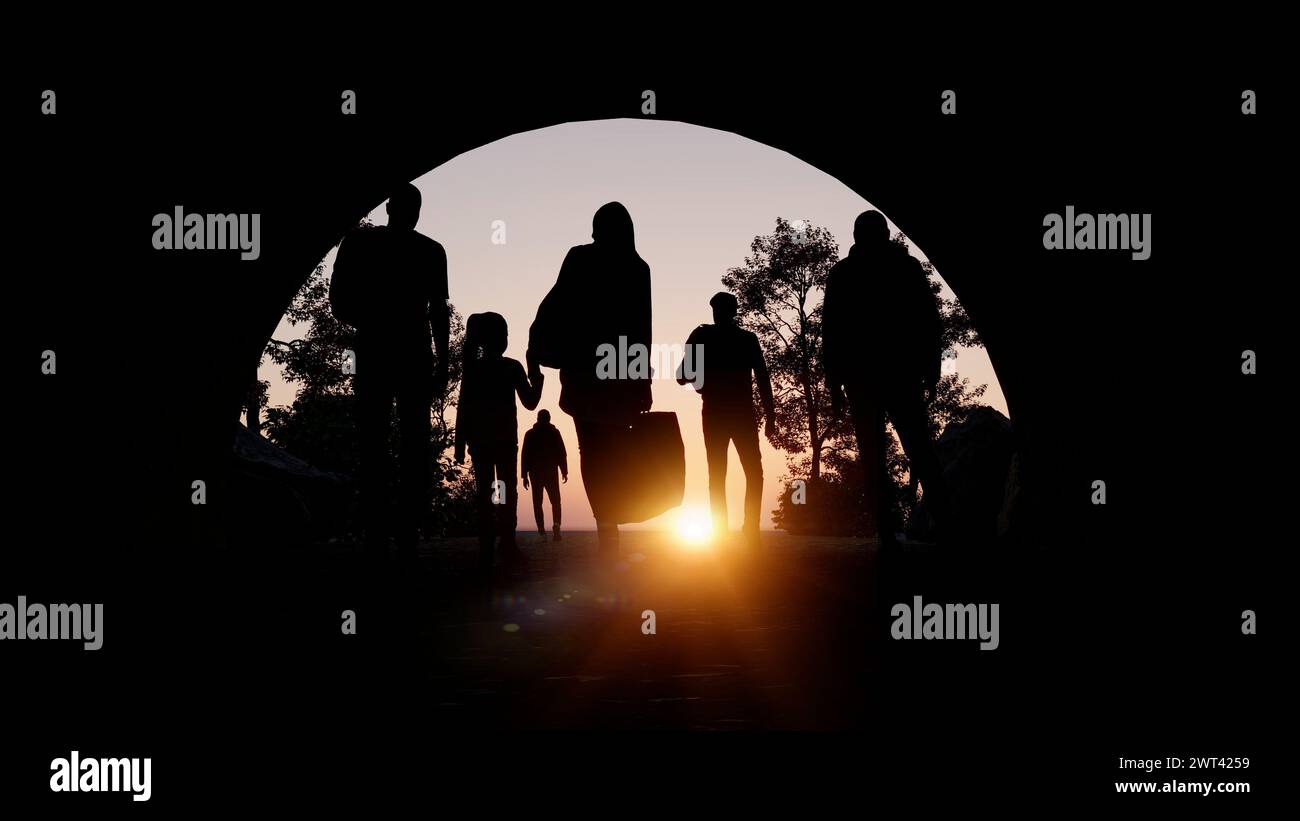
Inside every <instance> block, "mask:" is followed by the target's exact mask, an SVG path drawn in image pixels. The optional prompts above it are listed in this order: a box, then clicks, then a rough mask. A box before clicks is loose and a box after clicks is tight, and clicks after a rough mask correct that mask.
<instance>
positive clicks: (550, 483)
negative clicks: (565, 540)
mask: <svg viewBox="0 0 1300 821" xmlns="http://www.w3.org/2000/svg"><path fill="white" fill-rule="evenodd" d="M545 487H546V495H547V497H548V498H549V499H550V500H551V528H552V529H553V530H554V531H555V541H557V542H558V541H559V540H560V518H561V517H560V512H561V510H560V471H559V468H551V469H550V470H548V471H547V472H546V482H545ZM538 510H541V504H540V502H539V503H538ZM538 521H541V519H540V517H539V518H538Z"/></svg>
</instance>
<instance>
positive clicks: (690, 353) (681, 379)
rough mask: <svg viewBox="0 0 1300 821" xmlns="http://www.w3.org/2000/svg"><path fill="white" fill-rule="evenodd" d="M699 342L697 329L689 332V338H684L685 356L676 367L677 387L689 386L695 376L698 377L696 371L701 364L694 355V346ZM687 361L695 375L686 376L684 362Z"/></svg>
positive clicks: (698, 330)
mask: <svg viewBox="0 0 1300 821" xmlns="http://www.w3.org/2000/svg"><path fill="white" fill-rule="evenodd" d="M699 341H700V329H699V328H698V327H697V328H696V329H695V330H693V331H691V335H690V336H688V337H686V356H684V357H683V358H682V361H681V364H680V365H678V366H677V384H678V385H689V384H691V383H692V382H694V381H695V379H696V375H698V369H699V367H700V364H701V363H700V359H699V357H697V356H696V355H695V346H696V345H697V344H699ZM688 359H689V360H690V362H691V366H692V367H693V368H695V369H697V374H696V375H692V376H690V377H687V376H686V362H687V360H688Z"/></svg>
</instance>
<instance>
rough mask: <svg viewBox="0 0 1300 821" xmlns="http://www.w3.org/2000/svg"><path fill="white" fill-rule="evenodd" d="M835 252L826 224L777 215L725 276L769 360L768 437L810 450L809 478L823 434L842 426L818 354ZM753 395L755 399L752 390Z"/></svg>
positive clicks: (741, 320) (817, 470)
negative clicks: (771, 433)
mask: <svg viewBox="0 0 1300 821" xmlns="http://www.w3.org/2000/svg"><path fill="white" fill-rule="evenodd" d="M838 257H839V246H838V245H837V244H836V242H835V238H834V237H833V236H831V232H830V231H829V230H827V229H825V228H819V227H816V226H811V225H807V224H806V223H804V222H803V221H802V220H801V221H798V222H796V223H794V224H792V223H790V222H789V221H787V220H785V219H783V218H781V217H777V219H776V230H775V231H773V232H772V233H771V234H766V235H761V236H757V237H754V241H753V242H752V243H750V255H749V256H748V257H746V258H745V264H744V265H742V266H740V267H737V268H732V269H730V270H729V271H727V273H726V275H725V276H723V277H722V284H723V286H725V287H726V288H727V289H728V290H730V291H731V292H732V293H733V294H735V296H736V300H737V302H738V303H739V311H738V312H737V315H736V321H737V323H738V324H739V325H740V326H741V327H743V328H746V329H748V330H750V331H753V332H754V333H755V334H756V335H757V336H758V341H759V344H760V346H761V347H762V349H763V356H764V358H765V359H766V360H767V367H768V371H769V372H770V374H771V377H772V394H773V398H774V399H775V401H776V420H775V421H776V436H775V437H774V439H773V444H774V445H776V446H777V447H778V448H780V449H781V450H783V451H785V452H786V453H788V454H792V455H797V454H803V453H805V452H807V453H808V454H809V460H808V473H807V474H806V475H807V476H809V477H810V478H811V479H812V480H813V481H814V482H815V481H816V480H818V479H819V478H820V477H821V471H822V449H823V448H824V447H825V444H826V442H827V441H828V440H829V439H831V438H833V437H835V436H837V435H840V434H841V433H842V432H843V430H844V429H846V428H845V425H843V424H842V423H836V422H835V421H834V420H833V419H832V418H831V413H830V395H829V394H828V393H827V391H826V383H825V373H824V371H823V367H822V359H821V334H822V308H821V301H822V293H823V292H824V290H825V288H826V276H827V274H829V273H830V269H831V266H833V265H834V264H835V262H836V260H837V259H838ZM754 402H755V406H756V407H760V406H759V403H758V396H757V393H756V394H755V398H754ZM760 412H761V407H760Z"/></svg>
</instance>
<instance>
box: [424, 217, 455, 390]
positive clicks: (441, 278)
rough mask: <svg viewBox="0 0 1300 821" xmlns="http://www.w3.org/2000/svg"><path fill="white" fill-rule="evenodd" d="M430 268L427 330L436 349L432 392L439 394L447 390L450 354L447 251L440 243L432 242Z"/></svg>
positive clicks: (449, 296) (449, 295) (449, 297)
mask: <svg viewBox="0 0 1300 821" xmlns="http://www.w3.org/2000/svg"><path fill="white" fill-rule="evenodd" d="M433 248H434V253H433V260H432V266H431V267H432V270H431V271H430V272H429V285H430V288H429V291H430V292H429V330H430V331H432V333H433V345H434V348H436V349H437V351H438V362H437V364H436V365H435V366H434V367H435V370H434V374H433V380H434V394H435V395H436V396H441V395H442V394H443V393H444V392H445V391H446V390H447V360H448V358H449V357H450V356H451V308H450V305H449V304H448V302H449V300H450V299H451V294H450V292H449V291H448V289H447V251H446V250H445V249H444V248H443V247H442V245H441V244H439V243H437V242H435V243H433Z"/></svg>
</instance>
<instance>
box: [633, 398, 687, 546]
mask: <svg viewBox="0 0 1300 821" xmlns="http://www.w3.org/2000/svg"><path fill="white" fill-rule="evenodd" d="M618 451H619V461H618V465H619V472H618V476H619V480H618V485H619V491H620V492H619V494H618V498H619V505H618V508H619V510H618V516H617V521H618V522H619V524H631V523H634V522H644V521H645V520H646V519H653V518H654V517H655V516H658V515H659V514H661V513H663V512H664V511H666V510H672V509H673V508H675V507H677V506H679V505H680V504H681V503H682V499H683V498H684V497H685V494H686V447H685V445H683V444H682V432H681V428H679V427H678V425H677V414H675V413H671V412H650V413H641V414H637V415H636V417H634V419H633V421H632V425H631V427H630V428H629V430H628V432H627V435H626V436H625V437H623V441H622V442H621V443H620V445H619V448H618Z"/></svg>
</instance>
